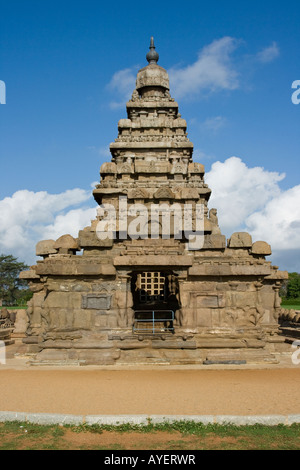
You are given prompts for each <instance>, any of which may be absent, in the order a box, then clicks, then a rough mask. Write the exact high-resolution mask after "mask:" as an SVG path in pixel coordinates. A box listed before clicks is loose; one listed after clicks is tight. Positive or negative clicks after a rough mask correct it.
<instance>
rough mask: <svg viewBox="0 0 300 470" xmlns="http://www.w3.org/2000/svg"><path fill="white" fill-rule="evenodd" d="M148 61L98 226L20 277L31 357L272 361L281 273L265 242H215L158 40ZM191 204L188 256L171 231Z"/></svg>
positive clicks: (46, 248)
mask: <svg viewBox="0 0 300 470" xmlns="http://www.w3.org/2000/svg"><path fill="white" fill-rule="evenodd" d="M147 61H148V65H147V66H145V67H143V68H142V69H141V70H139V71H138V73H137V77H136V86H135V90H134V91H133V94H132V97H131V99H130V100H129V101H128V103H127V105H126V110H127V117H126V118H124V119H121V120H120V121H119V123H118V135H117V138H116V139H115V141H114V142H112V143H111V145H110V151H111V161H109V162H106V163H104V164H103V165H102V166H101V169H100V174H101V179H100V183H99V184H98V185H97V186H96V189H95V190H94V193H93V194H94V197H95V200H96V201H97V202H98V204H99V206H100V207H99V208H98V212H97V216H96V219H95V220H93V221H92V222H91V225H90V226H88V227H85V228H83V230H81V231H80V232H79V234H78V238H73V237H71V236H70V235H64V236H62V237H60V238H58V240H44V241H42V242H40V243H38V245H37V251H36V253H37V256H41V257H42V258H43V259H42V260H39V261H38V262H37V264H36V265H35V266H32V267H31V269H30V270H29V271H26V272H24V273H22V275H21V277H22V278H23V279H26V280H28V281H29V285H30V288H31V290H32V291H33V293H34V295H33V298H32V300H31V301H30V303H29V306H28V318H29V326H28V329H27V331H26V338H24V343H25V344H26V345H27V347H28V353H29V354H31V357H32V355H33V354H35V355H36V356H35V360H36V361H37V363H43V362H45V364H49V363H53V362H54V363H55V362H58V363H59V364H61V363H63V364H64V365H66V364H68V362H70V363H74V361H75V362H76V363H78V364H81V365H83V364H105V365H112V364H117V363H120V364H126V363H127V364H138V363H140V364H145V363H159V364H160V363H164V364H188V363H192V364H203V363H210V362H220V361H222V362H226V361H227V362H228V363H232V361H238V363H245V362H246V361H250V362H251V361H252V362H253V361H254V362H264V361H272V360H273V356H272V351H273V352H275V351H276V348H277V347H278V348H279V349H278V350H279V351H282V350H283V349H281V348H283V341H284V338H283V337H281V338H280V336H279V335H278V332H279V328H278V326H279V324H278V318H279V315H280V312H281V308H280V297H279V289H280V286H281V284H282V282H283V280H284V279H287V277H288V275H287V273H285V272H281V271H278V268H277V267H276V266H272V265H271V263H269V262H267V261H266V260H265V257H266V256H268V255H269V254H271V248H270V246H269V245H268V244H267V243H266V242H262V241H258V242H255V243H252V238H251V235H249V234H248V233H245V232H238V233H234V234H233V235H232V236H231V237H230V239H229V240H228V241H226V238H225V236H224V235H222V234H221V231H220V228H219V225H218V218H217V214H216V209H213V208H212V209H210V210H209V208H208V203H209V199H210V194H211V190H210V189H209V187H208V186H207V184H205V181H204V166H203V165H202V164H201V163H197V162H193V159H192V156H193V144H192V143H191V142H190V140H189V139H188V135H187V132H186V129H187V124H186V121H185V120H184V119H182V118H181V115H180V113H179V111H178V104H177V103H176V101H175V100H174V98H172V97H171V94H170V85H169V76H168V73H167V71H166V70H165V69H164V68H163V67H161V66H160V65H158V64H157V62H158V54H157V52H156V50H155V46H154V40H153V38H151V41H150V52H148V54H147ZM171 206H172V209H171V210H170V207H171ZM175 206H176V212H175V210H174V208H175ZM187 206H188V207H189V208H190V209H189V217H190V221H191V230H190V229H189V230H190V232H192V231H194V230H195V223H196V227H197V214H198V213H197V208H198V207H199V206H200V207H201V208H204V210H203V212H202V214H201V216H202V218H201V220H202V222H203V224H202V226H201V231H202V241H203V244H202V245H201V246H197V247H196V248H195V247H193V248H192V249H190V247H189V242H190V232H189V231H188V232H186V231H185V227H184V229H183V230H180V224H179V230H178V221H179V222H180V220H181V221H182V219H180V217H179V216H178V214H179V215H180V214H181V216H182V213H183V212H184V210H185V208H186V207H187ZM103 208H104V209H103ZM105 208H106V209H105ZM153 208H154V211H153V212H152V210H153ZM141 210H142V211H143V212H144V213H145V214H146V215H145V217H144V218H143V217H141V216H140V214H139V213H138V212H141ZM157 210H159V211H160V212H159V213H158V214H159V215H158V217H157V218H155V217H156V214H157V212H155V211H157ZM105 211H107V212H109V213H110V212H112V213H113V215H114V218H113V219H112V222H114V224H112V228H110V234H112V235H113V236H112V237H104V238H103V237H102V236H99V232H100V231H99V225H101V224H102V223H103V219H104V223H106V221H105V218H106V212H105ZM135 211H136V212H135ZM124 213H125V218H126V224H124V217H122V215H123V214H124ZM165 215H167V218H169V229H170V230H169V232H168V233H167V234H166V233H165V232H164V220H163V217H164V216H165ZM183 219H185V217H183ZM153 222H154V224H153ZM155 224H156V225H155ZM132 225H133V227H134V228H136V229H137V230H136V231H134V230H133V231H131V230H130V228H131V226H132ZM153 225H154V227H155V228H156V232H155V237H152V227H153ZM149 229H150V230H149ZM132 233H134V236H131V234H132ZM136 235H138V236H136ZM165 235H167V236H165ZM177 235H179V236H177ZM78 251H80V252H81V255H80V256H78V255H76V253H77V252H78ZM288 347H289V346H288Z"/></svg>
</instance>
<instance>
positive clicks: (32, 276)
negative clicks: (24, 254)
mask: <svg viewBox="0 0 300 470" xmlns="http://www.w3.org/2000/svg"><path fill="white" fill-rule="evenodd" d="M19 278H20V279H22V280H24V281H29V282H30V281H38V280H39V279H40V276H39V275H38V274H37V273H36V272H35V269H29V270H28V271H22V272H20V275H19Z"/></svg>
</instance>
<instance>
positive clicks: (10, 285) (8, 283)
mask: <svg viewBox="0 0 300 470" xmlns="http://www.w3.org/2000/svg"><path fill="white" fill-rule="evenodd" d="M26 269H28V266H27V265H26V264H24V263H22V262H20V261H18V259H17V258H14V257H13V256H12V255H0V299H2V300H3V301H4V303H6V304H7V305H13V304H16V303H17V299H20V298H22V296H23V295H25V293H26V291H28V289H26V286H27V283H26V281H23V280H21V279H19V274H20V272H21V271H24V270H26Z"/></svg>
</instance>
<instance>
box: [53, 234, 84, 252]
mask: <svg viewBox="0 0 300 470" xmlns="http://www.w3.org/2000/svg"><path fill="white" fill-rule="evenodd" d="M54 248H55V249H56V250H57V251H58V253H60V254H71V253H74V254H75V253H76V251H80V247H79V244H78V240H77V239H75V238H74V237H72V236H71V235H63V236H62V237H59V238H58V239H57V240H56V242H55V244H54Z"/></svg>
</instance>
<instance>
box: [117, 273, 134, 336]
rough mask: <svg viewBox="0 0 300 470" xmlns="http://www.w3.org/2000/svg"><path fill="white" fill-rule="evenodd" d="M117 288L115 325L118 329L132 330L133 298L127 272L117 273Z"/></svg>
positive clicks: (129, 277)
mask: <svg viewBox="0 0 300 470" xmlns="http://www.w3.org/2000/svg"><path fill="white" fill-rule="evenodd" d="M118 284H119V288H118V290H117V291H116V294H115V298H116V304H117V308H118V317H117V324H118V327H119V328H132V326H133V317H134V311H133V308H132V307H133V297H132V292H131V276H130V275H129V272H128V271H126V272H125V271H124V272H121V273H119V283H118Z"/></svg>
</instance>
